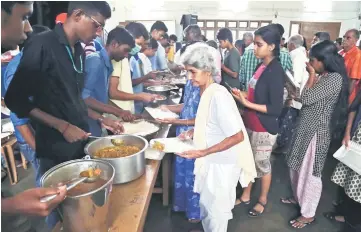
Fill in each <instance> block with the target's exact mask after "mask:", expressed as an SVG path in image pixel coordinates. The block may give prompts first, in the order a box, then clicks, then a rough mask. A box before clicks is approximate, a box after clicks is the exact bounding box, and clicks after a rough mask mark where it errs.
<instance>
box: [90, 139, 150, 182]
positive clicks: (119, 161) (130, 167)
mask: <svg viewBox="0 0 361 232" xmlns="http://www.w3.org/2000/svg"><path fill="white" fill-rule="evenodd" d="M111 139H116V140H118V139H120V140H122V141H123V142H124V144H125V145H128V146H136V147H138V148H139V149H140V151H139V152H137V153H135V154H133V155H129V156H125V157H119V158H96V157H94V155H95V153H96V152H97V151H98V150H100V149H102V148H105V147H111V146H114V145H113V144H112V142H111ZM147 148H148V141H147V140H146V139H144V138H143V137H141V136H137V135H126V134H122V135H113V136H107V137H105V138H100V139H96V140H94V141H92V142H90V143H88V144H87V145H86V146H85V148H84V152H85V154H87V155H89V156H90V157H91V158H94V159H100V160H104V161H107V162H109V163H110V164H112V165H113V166H114V168H115V176H114V181H113V183H114V184H122V183H127V182H130V181H132V180H135V179H137V178H139V177H140V176H142V175H143V174H144V172H145V150H146V149H147Z"/></svg>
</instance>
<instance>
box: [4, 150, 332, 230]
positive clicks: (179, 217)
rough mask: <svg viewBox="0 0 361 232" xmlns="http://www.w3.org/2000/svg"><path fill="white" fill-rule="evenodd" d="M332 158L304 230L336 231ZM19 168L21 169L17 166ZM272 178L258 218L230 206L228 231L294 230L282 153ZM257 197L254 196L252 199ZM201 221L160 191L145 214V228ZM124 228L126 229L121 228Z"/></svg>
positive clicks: (24, 183) (25, 180) (24, 174)
mask: <svg viewBox="0 0 361 232" xmlns="http://www.w3.org/2000/svg"><path fill="white" fill-rule="evenodd" d="M335 164H336V161H335V160H333V158H329V159H328V162H327V164H326V168H325V170H324V178H323V193H322V198H321V202H320V205H319V207H318V210H317V215H316V216H317V221H316V223H315V224H313V225H312V226H310V227H307V228H305V229H304V230H303V231H307V232H322V231H325V232H326V231H327V232H337V231H338V230H339V227H338V225H335V224H332V223H330V222H329V221H327V220H326V219H325V218H324V217H323V216H322V212H325V211H328V210H330V209H331V208H332V207H331V202H332V200H333V199H335V196H336V186H335V185H334V184H332V183H331V182H330V175H331V173H332V171H333V168H334V167H335ZM19 170H21V169H19ZM273 173H274V175H273V182H272V186H271V191H270V195H269V203H268V205H267V209H266V212H265V213H264V215H262V216H261V217H260V218H257V219H254V218H249V217H248V216H247V210H248V208H247V207H237V208H235V209H234V211H233V212H234V216H233V219H232V220H230V222H229V229H228V231H230V232H235V231H242V232H261V231H266V232H288V231H294V229H292V228H291V227H290V226H289V225H288V223H287V222H288V221H289V220H290V219H291V218H292V217H294V216H296V215H297V213H298V212H297V210H296V209H295V208H293V207H292V206H287V205H282V204H281V203H280V201H279V198H280V196H289V194H290V189H289V184H288V183H289V182H288V181H289V180H288V171H287V169H286V167H285V164H284V159H283V157H282V156H279V155H278V156H273ZM33 183H34V176H33V175H32V171H31V170H26V171H20V182H19V183H18V184H17V185H14V186H10V185H9V181H8V180H5V181H4V182H3V183H2V189H3V190H5V191H10V192H12V193H17V192H20V191H23V190H24V189H27V188H30V187H32V186H33ZM254 190H255V191H254V193H255V194H258V192H259V184H256V188H255V189H254ZM256 200H257V199H256V198H254V199H253V202H255V201H256ZM31 221H32V224H33V226H34V228H36V230H37V231H38V232H47V231H48V230H47V229H46V227H45V225H44V221H43V219H42V218H32V219H31ZM201 228H202V227H201V225H200V224H198V225H192V224H189V223H188V222H187V220H186V219H185V218H184V214H182V213H173V212H171V210H170V208H169V207H163V206H162V202H161V197H160V195H154V196H153V198H152V200H151V204H150V208H149V210H148V216H147V220H146V223H145V229H144V231H145V232H188V231H190V230H193V229H201ZM125 232H126V231H125Z"/></svg>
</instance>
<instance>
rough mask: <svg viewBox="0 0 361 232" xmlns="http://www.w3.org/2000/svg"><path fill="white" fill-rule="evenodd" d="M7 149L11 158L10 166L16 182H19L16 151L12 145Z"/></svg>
mask: <svg viewBox="0 0 361 232" xmlns="http://www.w3.org/2000/svg"><path fill="white" fill-rule="evenodd" d="M6 151H7V154H8V157H9V160H10V166H11V169H12V171H13V174H14V184H16V183H18V173H17V170H16V163H15V157H14V151H13V147H12V146H11V145H7V146H6Z"/></svg>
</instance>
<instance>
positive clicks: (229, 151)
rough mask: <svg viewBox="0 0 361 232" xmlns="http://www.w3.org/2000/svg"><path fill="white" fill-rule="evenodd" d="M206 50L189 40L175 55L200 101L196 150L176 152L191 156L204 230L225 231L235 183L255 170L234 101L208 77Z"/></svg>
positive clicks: (245, 181) (246, 181) (208, 51)
mask: <svg viewBox="0 0 361 232" xmlns="http://www.w3.org/2000/svg"><path fill="white" fill-rule="evenodd" d="M212 49H214V48H212V47H210V46H207V45H203V44H195V45H192V46H190V47H189V48H188V49H187V50H186V52H185V53H184V54H183V55H182V57H181V60H182V63H183V65H184V66H185V69H186V70H187V71H188V73H189V74H188V75H189V78H190V79H191V80H192V84H193V85H194V86H199V87H200V95H201V99H200V103H199V107H198V111H197V116H196V120H195V127H194V132H193V141H194V144H195V147H196V150H192V151H186V152H184V153H182V154H179V155H180V156H182V157H185V158H189V159H196V161H195V167H194V174H195V183H194V191H195V192H197V193H199V194H200V209H201V218H202V224H203V228H204V230H205V231H206V232H226V231H227V226H228V220H230V219H232V209H233V207H234V199H235V198H236V186H237V182H238V181H240V183H241V185H242V186H243V187H246V186H248V184H249V183H250V182H253V181H254V178H255V177H256V176H257V173H256V168H255V164H254V159H253V154H252V149H251V146H250V143H249V139H248V135H247V133H246V129H245V126H244V124H243V121H242V118H241V116H240V114H239V111H238V109H237V106H236V103H235V101H234V99H233V97H232V95H231V94H230V93H229V92H228V91H227V89H226V88H224V87H223V86H221V85H219V84H217V83H214V81H213V78H212V76H213V75H214V74H215V73H216V65H215V61H214V59H213V56H212V52H213V50H212ZM191 134H192V133H191Z"/></svg>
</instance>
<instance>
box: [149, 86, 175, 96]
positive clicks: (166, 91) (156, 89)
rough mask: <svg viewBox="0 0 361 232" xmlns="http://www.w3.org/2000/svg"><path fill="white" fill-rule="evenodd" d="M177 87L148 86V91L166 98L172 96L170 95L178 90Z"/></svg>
mask: <svg viewBox="0 0 361 232" xmlns="http://www.w3.org/2000/svg"><path fill="white" fill-rule="evenodd" d="M177 89H178V87H177V86H171V85H153V86H148V87H147V91H148V92H150V93H153V94H159V95H163V96H166V97H169V96H170V93H171V91H172V90H177Z"/></svg>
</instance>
